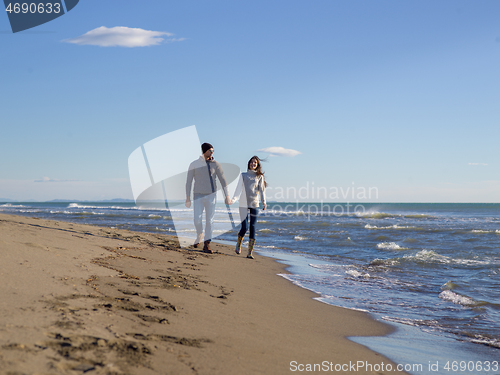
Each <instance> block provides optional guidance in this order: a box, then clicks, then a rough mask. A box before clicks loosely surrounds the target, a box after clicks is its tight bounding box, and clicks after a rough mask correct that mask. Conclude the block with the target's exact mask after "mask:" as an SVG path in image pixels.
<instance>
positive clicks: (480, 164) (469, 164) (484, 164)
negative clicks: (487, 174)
mask: <svg viewBox="0 0 500 375" xmlns="http://www.w3.org/2000/svg"><path fill="white" fill-rule="evenodd" d="M468 165H488V164H486V163H469V164H468Z"/></svg>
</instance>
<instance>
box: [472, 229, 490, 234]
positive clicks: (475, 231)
mask: <svg viewBox="0 0 500 375" xmlns="http://www.w3.org/2000/svg"><path fill="white" fill-rule="evenodd" d="M471 233H493V231H492V230H484V229H473V230H471Z"/></svg>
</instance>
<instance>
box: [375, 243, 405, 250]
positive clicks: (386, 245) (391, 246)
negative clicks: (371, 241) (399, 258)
mask: <svg viewBox="0 0 500 375" xmlns="http://www.w3.org/2000/svg"><path fill="white" fill-rule="evenodd" d="M377 249H382V250H406V248H405V247H401V246H399V245H398V244H397V243H395V242H381V243H379V244H377Z"/></svg>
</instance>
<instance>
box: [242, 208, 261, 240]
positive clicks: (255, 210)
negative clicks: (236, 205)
mask: <svg viewBox="0 0 500 375" xmlns="http://www.w3.org/2000/svg"><path fill="white" fill-rule="evenodd" d="M248 211H250V235H249V238H252V239H255V224H256V223H257V216H259V209H258V208H247V207H244V208H241V207H240V218H241V229H240V232H239V233H238V236H241V237H244V236H245V233H246V232H247V225H248Z"/></svg>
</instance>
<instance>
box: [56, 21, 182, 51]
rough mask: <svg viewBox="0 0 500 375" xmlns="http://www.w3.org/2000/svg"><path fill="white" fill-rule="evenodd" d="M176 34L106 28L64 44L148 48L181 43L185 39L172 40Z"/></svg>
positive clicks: (119, 27) (69, 40) (126, 28)
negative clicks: (168, 43) (165, 43)
mask: <svg viewBox="0 0 500 375" xmlns="http://www.w3.org/2000/svg"><path fill="white" fill-rule="evenodd" d="M173 35H174V34H172V33H167V32H163V31H150V30H144V29H137V28H130V27H123V26H116V27H111V28H107V27H105V26H101V27H98V28H97V29H94V30H90V31H89V32H87V33H85V34H83V35H82V36H79V37H76V38H71V39H66V40H63V42H66V43H74V44H80V45H85V44H88V45H92V46H99V47H129V48H132V47H147V46H154V45H158V44H160V43H162V42H163V41H165V42H180V41H183V40H185V38H172V36H173Z"/></svg>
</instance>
